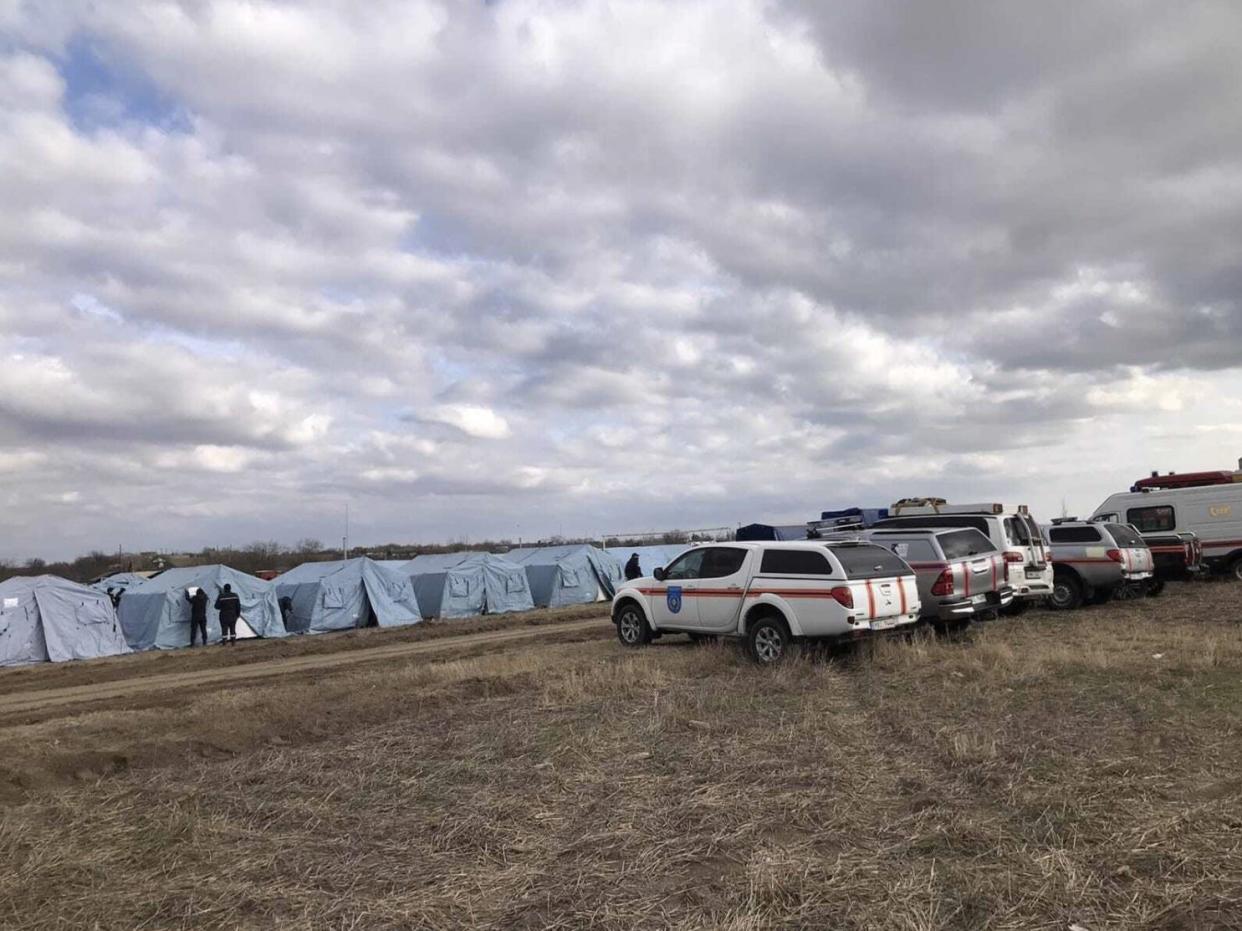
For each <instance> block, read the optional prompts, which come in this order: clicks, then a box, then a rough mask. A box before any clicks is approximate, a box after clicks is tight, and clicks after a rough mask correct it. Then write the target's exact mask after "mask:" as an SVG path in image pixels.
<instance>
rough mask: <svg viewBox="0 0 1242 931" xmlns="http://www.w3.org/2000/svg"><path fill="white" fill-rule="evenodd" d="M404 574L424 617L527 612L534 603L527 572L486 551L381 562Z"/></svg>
mask: <svg viewBox="0 0 1242 931" xmlns="http://www.w3.org/2000/svg"><path fill="white" fill-rule="evenodd" d="M384 565H388V566H393V567H394V568H395V569H396V570H397V571H398V572H401V573H404V574H405V575H407V576H409V578H410V580H411V581H412V582H413V583H414V591H415V593H416V594H417V595H418V603H419V604H420V605H422V606H423V611H424V612H425V613H426V615H427V616H428V617H441V618H457V617H473V616H475V615H477V614H506V613H508V612H511V611H529V610H531V609H532V608H533V607H534V606H535V602H534V599H533V598H532V597H531V593H530V582H529V581H528V580H527V578H526V570H525V569H524V568H523V567H522V566H519V565H517V564H516V563H513V562H510V561H509V560H508V559H506V558H505V557H503V556H495V555H493V554H491V553H479V552H471V551H466V552H460V553H426V554H424V555H422V556H415V557H414V558H413V559H411V560H410V561H409V562H403V563H391V562H389V563H385V564H384Z"/></svg>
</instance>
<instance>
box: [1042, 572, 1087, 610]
mask: <svg viewBox="0 0 1242 931" xmlns="http://www.w3.org/2000/svg"><path fill="white" fill-rule="evenodd" d="M1082 598H1083V592H1082V583H1081V582H1079V581H1078V579H1077V578H1075V577H1074V576H1072V575H1062V574H1058V575H1057V577H1056V579H1055V580H1054V581H1053V583H1052V596H1051V597H1050V598H1049V599H1048V604H1049V606H1050V607H1052V608H1053V610H1056V611H1073V610H1074V609H1075V608H1081V607H1082Z"/></svg>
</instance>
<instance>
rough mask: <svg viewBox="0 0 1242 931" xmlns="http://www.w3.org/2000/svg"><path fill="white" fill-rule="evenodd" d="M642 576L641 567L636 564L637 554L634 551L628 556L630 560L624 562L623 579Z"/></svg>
mask: <svg viewBox="0 0 1242 931" xmlns="http://www.w3.org/2000/svg"><path fill="white" fill-rule="evenodd" d="M642 577H643V567H642V566H640V565H639V564H638V554H637V553H634V554H632V555H631V556H630V561H629V562H627V563H626V564H625V580H626V581H627V582H628V581H630V580H631V579H641V578H642Z"/></svg>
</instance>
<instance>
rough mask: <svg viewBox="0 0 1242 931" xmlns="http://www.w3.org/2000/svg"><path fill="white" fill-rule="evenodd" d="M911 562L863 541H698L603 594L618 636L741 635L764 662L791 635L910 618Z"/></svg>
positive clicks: (915, 611) (853, 631)
mask: <svg viewBox="0 0 1242 931" xmlns="http://www.w3.org/2000/svg"><path fill="white" fill-rule="evenodd" d="M919 609H920V604H919V593H918V583H917V581H916V579H915V575H914V570H913V569H911V568H910V567H909V566H908V565H907V564H906V563H905V561H904V560H902V559H901V558H900V557H898V556H897V555H896V554H894V553H892V552H890V551H889V550H886V549H884V548H883V547H880V546H875V545H873V544H870V543H865V542H854V541H850V542H845V541H817V542H811V541H806V542H801V541H799V542H792V541H791V542H777V541H754V542H745V543H721V544H709V545H704V546H697V547H694V548H693V549H689V550H687V551H686V552H684V553H682V554H681V555H680V556H678V557H677V558H676V559H674V560H673V561H672V562H671V563H669V564H668V566H667V567H664V568H661V569H656V570H655V573H654V574H653V575H652V576H651V577H647V578H641V579H632V580H630V581H628V582H625V583H624V584H623V585H622V587H621V588H620V589H619V590H618V591H617V594H616V596H615V597H614V598H613V601H612V619H613V623H614V624H616V625H617V638H618V639H619V640H620V641H621V643H622V644H624V645H625V646H627V647H638V646H642V645H644V644H646V643H649V642H650V641H651V640H652V639H653V638H655V637H659V636H661V635H663V634H666V633H685V634H690V636H691V637H694V638H701V637H707V636H726V637H741V638H744V639H745V640H746V644H747V647H748V649H749V651H750V654H751V656H752V657H753V658H754V659H755V660H756V661H757V662H760V663H772V662H776V661H777V660H779V659H781V657H782V656H784V655H785V653H786V652H787V651H788V647H789V644H790V642H791V641H793V640H795V639H800V638H817V639H835V638H844V637H859V636H865V635H867V634H869V633H872V632H876V631H890V630H893V629H894V628H898V627H902V626H904V625H907V624H914V623H916V622H917V621H918V619H919Z"/></svg>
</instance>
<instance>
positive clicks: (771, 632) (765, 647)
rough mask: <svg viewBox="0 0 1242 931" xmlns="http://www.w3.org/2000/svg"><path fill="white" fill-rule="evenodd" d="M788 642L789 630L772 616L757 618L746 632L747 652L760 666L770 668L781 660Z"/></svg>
mask: <svg viewBox="0 0 1242 931" xmlns="http://www.w3.org/2000/svg"><path fill="white" fill-rule="evenodd" d="M790 642H791V638H790V636H789V628H787V627H786V626H785V622H784V621H783V620H782V619H781V618H779V617H776V616H775V615H772V614H768V615H765V616H764V617H761V618H758V619H757V620H755V621H754V622H753V623H752V624H751V625H750V628H749V629H748V630H747V631H746V649H747V652H749V653H750V658H751V659H753V660H754V661H755V662H756V663H758V664H759V665H760V666H772V665H775V664H776V663H779V662H780V661H781V660H783V659H784V658H785V654H786V653H788V652H789V645H790Z"/></svg>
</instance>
